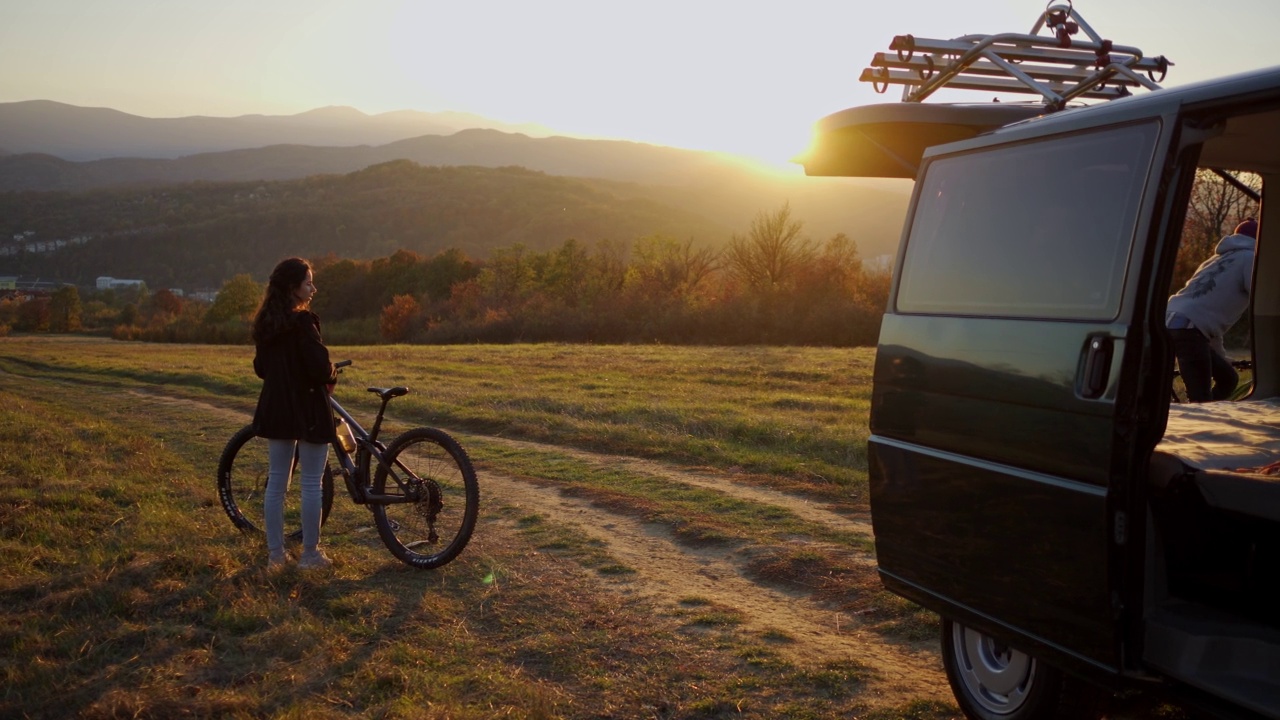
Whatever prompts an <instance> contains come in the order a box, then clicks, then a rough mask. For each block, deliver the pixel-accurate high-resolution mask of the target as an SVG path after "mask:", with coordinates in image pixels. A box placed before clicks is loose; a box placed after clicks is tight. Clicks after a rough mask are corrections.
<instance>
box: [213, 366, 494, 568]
mask: <svg viewBox="0 0 1280 720" xmlns="http://www.w3.org/2000/svg"><path fill="white" fill-rule="evenodd" d="M351 364H352V361H351V360H344V361H342V362H340V363H337V365H336V367H337V368H339V371H341V369H342V368H346V367H350V366H351ZM367 389H368V391H369V392H371V393H374V394H375V395H377V396H378V398H379V399H380V400H381V401H382V405H381V406H380V407H379V408H378V414H377V416H376V417H375V419H374V421H373V426H372V429H370V430H367V431H366V430H365V429H364V428H363V427H362V426H361V425H360V423H358V422H356V419H355V418H354V417H352V416H351V413H349V412H347V410H346V409H345V408H343V407H342V405H340V404H339V403H338V400H337V399H336V398H334V397H333V395H332V393H331V394H330V395H329V405H330V407H332V408H333V412H334V414H335V416H336V417H335V419H334V422H335V424H336V425H337V427H336V430H337V440H336V441H334V442H333V443H332V447H333V450H334V456H335V457H336V460H337V469H338V471H339V472H340V473H341V475H342V479H343V480H344V481H345V482H346V486H347V492H348V493H349V494H350V495H351V500H352V501H353V502H355V503H356V504H357V505H365V506H367V507H368V508H369V510H371V511H372V512H373V520H374V524H375V525H376V526H377V528H378V535H379V536H381V538H382V542H383V544H384V545H386V546H387V549H388V550H390V551H391V554H392V555H395V556H396V557H397V558H399V559H400V560H401V561H403V562H404V563H405V564H407V565H410V566H412V567H415V568H421V569H430V568H436V567H440V566H441V565H444V564H445V563H448V562H449V561H451V560H453V559H454V558H456V557H457V556H458V554H459V553H461V552H462V550H463V548H465V547H466V546H467V542H468V541H469V540H470V539H471V533H472V531H473V530H474V529H475V524H476V515H477V513H478V511H479V507H480V487H479V482H478V481H477V480H476V472H475V470H474V469H473V468H472V466H471V459H470V458H469V457H468V456H467V453H466V451H465V450H463V449H462V446H461V445H460V444H458V442H457V441H456V440H454V439H453V438H452V437H450V436H449V435H448V434H447V433H445V432H444V431H442V430H438V429H435V428H428V427H419V428H413V429H411V430H407V431H405V432H404V433H402V434H401V435H400V436H398V437H396V438H395V439H394V440H392V441H391V443H390V444H384V443H383V442H382V441H380V440H379V439H378V433H379V432H380V430H381V428H382V419H383V416H384V415H385V414H386V411H387V405H388V403H390V402H391V400H392V399H394V398H398V397H401V396H403V395H407V394H408V393H409V389H408V388H406V387H392V388H379V387H371V388H367ZM296 473H298V462H297V457H296V456H295V458H294V465H293V468H292V470H291V472H290V481H291V482H292V479H293V478H294V477H295V476H296ZM321 482H322V489H323V492H322V495H321V498H322V512H321V518H322V519H321V522H322V523H323V522H324V521H325V520H327V519H328V517H329V511H330V509H331V507H332V505H333V468H332V466H331V465H330V464H326V465H325V469H324V475H323V477H322V480H321ZM266 488H267V441H266V439H264V438H260V437H258V435H257V433H256V432H255V431H254V428H253V425H252V424H250V425H248V426H246V427H244V428H242V429H241V430H240V431H239V432H237V433H236V434H235V435H233V436H231V440H229V441H228V442H227V446H226V448H225V449H224V450H223V451H222V457H221V458H220V459H219V460H218V497H219V498H220V499H221V500H222V508H223V510H225V511H226V513H227V516H228V517H230V518H231V522H233V523H235V525H236V527H237V528H239V529H240V530H241V531H243V532H245V533H250V534H258V533H260V532H261V530H260V529H259V528H258V526H257V525H256V524H255V523H254V522H253V521H251V520H249V519H248V518H247V517H245V514H244V512H243V511H242V508H251V509H252V510H253V511H254V513H255V517H256V516H258V515H260V513H261V510H260V508H261V507H262V498H263V495H264V493H265V492H266ZM285 503H286V505H285V527H286V529H288V528H291V527H294V526H296V525H297V524H298V523H299V521H300V517H301V512H300V509H299V508H298V505H299V501H298V500H295V499H292V498H291V496H290V493H285ZM287 534H288V535H289V537H290V538H292V539H295V540H296V539H298V538H300V537H301V535H302V531H301V530H295V531H294V532H292V533H287Z"/></svg>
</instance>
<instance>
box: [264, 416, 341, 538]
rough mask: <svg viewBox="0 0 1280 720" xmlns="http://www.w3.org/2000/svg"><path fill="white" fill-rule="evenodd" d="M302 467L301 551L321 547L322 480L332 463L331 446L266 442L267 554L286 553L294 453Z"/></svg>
mask: <svg viewBox="0 0 1280 720" xmlns="http://www.w3.org/2000/svg"><path fill="white" fill-rule="evenodd" d="M295 448H296V449H297V452H298V462H299V464H300V465H301V466H302V476H301V481H302V549H303V550H304V551H306V550H315V549H316V547H317V546H318V545H319V544H320V503H321V501H320V478H321V477H323V476H324V465H325V463H326V462H327V461H328V460H329V446H328V445H324V444H320V445H317V444H315V443H309V442H303V441H301V440H272V439H268V440H267V460H268V462H269V463H270V465H269V466H268V470H267V493H266V497H264V498H263V500H262V512H263V515H264V516H265V517H264V518H263V519H264V521H265V524H266V526H267V551H268V552H271V553H278V552H283V551H284V494H285V492H287V491H288V490H289V479H290V477H291V476H292V475H293V454H294V450H295Z"/></svg>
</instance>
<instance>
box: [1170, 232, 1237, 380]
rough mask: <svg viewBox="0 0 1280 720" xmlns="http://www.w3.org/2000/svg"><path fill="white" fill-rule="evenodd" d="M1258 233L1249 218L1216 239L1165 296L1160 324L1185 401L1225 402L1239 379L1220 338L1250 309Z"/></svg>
mask: <svg viewBox="0 0 1280 720" xmlns="http://www.w3.org/2000/svg"><path fill="white" fill-rule="evenodd" d="M1257 237H1258V223H1257V221H1256V220H1254V219H1253V218H1249V219H1247V220H1245V221H1244V222H1242V223H1240V224H1239V225H1237V226H1236V229H1235V232H1233V233H1232V234H1230V235H1228V236H1226V237H1224V238H1222V240H1221V241H1219V242H1218V246H1217V247H1216V248H1215V249H1214V253H1213V257H1211V258H1209V259H1208V260H1205V261H1204V262H1203V263H1201V264H1200V267H1199V268H1197V269H1196V271H1195V274H1194V275H1192V276H1191V279H1190V280H1188V281H1187V284H1186V285H1185V286H1184V287H1183V288H1182V289H1181V290H1179V291H1178V292H1177V293H1175V294H1174V295H1173V296H1172V297H1170V298H1169V305H1168V308H1167V312H1166V315H1165V327H1167V328H1168V330H1169V337H1170V339H1171V340H1172V341H1173V351H1174V354H1175V355H1176V356H1177V358H1178V370H1179V372H1181V373H1182V382H1183V384H1185V385H1186V388H1187V400H1188V401H1190V402H1195V403H1198V402H1208V401H1210V400H1225V399H1227V398H1229V397H1231V393H1232V392H1234V391H1235V389H1236V383H1237V382H1239V375H1237V374H1236V371H1235V368H1233V367H1232V366H1231V361H1230V360H1229V359H1227V356H1226V350H1225V348H1224V347H1223V345H1222V338H1223V336H1224V335H1225V334H1226V332H1227V330H1228V329H1229V328H1230V327H1231V326H1232V325H1234V324H1235V322H1236V321H1237V320H1239V319H1240V316H1241V315H1243V314H1244V311H1245V310H1247V309H1248V308H1249V291H1250V284H1251V283H1252V279H1253V256H1254V250H1255V246H1256V244H1257Z"/></svg>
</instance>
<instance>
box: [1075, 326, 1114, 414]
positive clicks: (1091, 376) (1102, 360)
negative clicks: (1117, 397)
mask: <svg viewBox="0 0 1280 720" xmlns="http://www.w3.org/2000/svg"><path fill="white" fill-rule="evenodd" d="M1085 343H1086V345H1085V353H1084V368H1083V370H1082V371H1081V376H1080V381H1079V383H1078V386H1079V392H1080V397H1083V398H1088V399H1094V398H1100V397H1102V394H1103V393H1104V392H1106V391H1107V378H1108V377H1110V375H1111V351H1112V348H1113V347H1114V345H1113V343H1112V342H1111V338H1109V337H1107V336H1105V335H1093V336H1090V337H1089V338H1087V339H1086V340H1085Z"/></svg>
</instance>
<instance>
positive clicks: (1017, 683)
mask: <svg viewBox="0 0 1280 720" xmlns="http://www.w3.org/2000/svg"><path fill="white" fill-rule="evenodd" d="M942 664H943V667H945V668H946V671H947V681H948V682H950V683H951V692H952V693H953V694H954V695H955V697H956V703H957V704H958V705H959V706H960V709H961V710H962V711H963V712H964V714H965V716H966V717H968V718H970V720H1050V719H1063V718H1075V719H1078V718H1086V717H1096V716H1097V713H1096V710H1095V708H1096V705H1095V704H1094V703H1093V702H1089V701H1087V700H1086V698H1089V697H1095V696H1094V693H1092V692H1088V691H1085V689H1084V688H1073V691H1072V692H1070V693H1068V692H1065V691H1064V689H1065V687H1066V683H1067V678H1066V677H1065V676H1064V675H1063V673H1062V672H1061V671H1060V670H1058V669H1057V668H1055V667H1053V666H1051V665H1049V664H1048V663H1045V662H1043V661H1040V660H1037V659H1036V658H1034V657H1032V656H1030V655H1027V654H1026V653H1023V652H1020V651H1018V650H1014V649H1013V648H1011V647H1009V646H1007V645H1005V644H1004V643H1002V642H1000V641H998V640H996V639H995V638H992V637H990V636H987V635H984V634H982V633H981V632H978V631H977V630H974V629H972V628H968V627H965V626H964V625H961V624H960V623H958V622H955V621H953V620H950V619H948V618H943V619H942Z"/></svg>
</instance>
